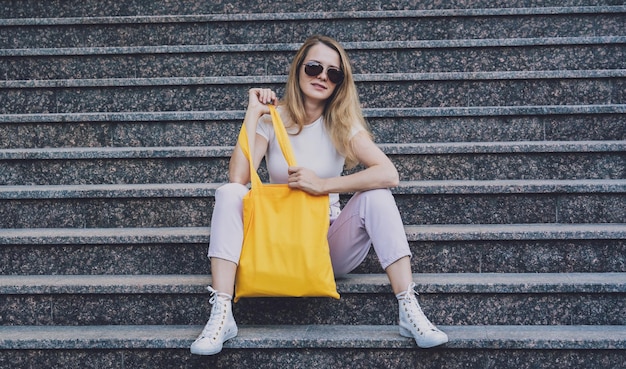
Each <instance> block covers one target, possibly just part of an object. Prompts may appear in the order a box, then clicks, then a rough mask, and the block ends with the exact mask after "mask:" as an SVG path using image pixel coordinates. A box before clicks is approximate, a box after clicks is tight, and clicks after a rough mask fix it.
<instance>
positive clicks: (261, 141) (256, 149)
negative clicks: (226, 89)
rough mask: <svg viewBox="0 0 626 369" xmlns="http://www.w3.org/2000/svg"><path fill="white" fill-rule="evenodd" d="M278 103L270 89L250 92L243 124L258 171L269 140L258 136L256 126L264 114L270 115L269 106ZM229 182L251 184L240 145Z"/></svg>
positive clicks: (236, 147)
mask: <svg viewBox="0 0 626 369" xmlns="http://www.w3.org/2000/svg"><path fill="white" fill-rule="evenodd" d="M276 102H277V98H276V94H275V93H274V92H273V91H272V90H270V89H260V88H253V89H251V90H250V91H249V92H248V109H247V110H246V116H245V118H244V120H243V124H244V125H245V127H246V131H247V132H248V147H249V148H250V153H251V155H252V163H253V165H254V168H255V169H257V168H258V167H259V164H260V163H261V160H262V159H263V155H265V152H266V151H267V145H268V142H267V140H266V139H265V138H264V137H263V136H261V135H257V134H256V126H257V123H258V121H259V118H261V116H263V115H264V114H269V112H270V110H269V108H268V107H267V104H270V103H273V104H275V103H276ZM228 180H229V181H230V182H235V183H241V184H243V185H246V184H248V183H249V182H250V165H249V164H248V159H246V156H245V155H244V154H243V151H242V150H241V147H240V146H239V143H237V145H235V149H234V151H233V154H232V156H231V157H230V162H229V165H228Z"/></svg>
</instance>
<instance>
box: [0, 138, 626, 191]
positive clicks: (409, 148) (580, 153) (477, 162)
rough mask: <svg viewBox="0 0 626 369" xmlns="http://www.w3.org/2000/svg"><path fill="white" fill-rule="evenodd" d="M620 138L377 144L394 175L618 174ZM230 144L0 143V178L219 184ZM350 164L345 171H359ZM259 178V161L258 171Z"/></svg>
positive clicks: (621, 168) (622, 167) (12, 182)
mask: <svg viewBox="0 0 626 369" xmlns="http://www.w3.org/2000/svg"><path fill="white" fill-rule="evenodd" d="M624 148H625V144H623V143H620V142H604V143H599V142H588V143H576V144H569V143H563V144H558V143H535V144H533V143H524V142H519V143H499V144H498V143H496V144H482V145H481V144H478V143H475V144H467V143H459V144H454V143H446V144H430V145H429V144H404V145H401V144H383V145H381V149H382V150H383V152H385V153H386V154H387V155H388V156H389V158H390V159H391V161H392V162H393V163H394V165H395V167H396V168H397V170H398V172H399V175H400V180H401V181H422V180H426V181H432V180H508V179H530V178H532V179H534V180H541V179H545V180H548V179H559V180H564V179H623V178H626V155H624V153H623V151H624ZM232 149H233V148H232V147H225V146H218V147H189V146H186V147H171V148H155V147H148V148H121V147H120V148H91V149H88V148H76V149H64V148H59V149H52V148H49V149H23V150H19V149H16V150H11V149H5V150H0V160H1V161H2V162H3V164H4V165H3V166H2V168H1V169H0V183H2V184H3V185H9V186H16V185H62V184H67V185H76V184H137V183H209V182H215V183H223V182H227V181H228V175H227V174H228V158H229V156H230V154H231V152H232ZM360 169H362V168H360V167H358V168H356V169H354V170H350V171H349V172H348V173H351V172H353V171H355V170H360ZM259 171H260V172H261V175H262V178H266V177H267V173H266V168H265V165H262V167H261V168H260V170H259Z"/></svg>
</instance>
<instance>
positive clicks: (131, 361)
mask: <svg viewBox="0 0 626 369" xmlns="http://www.w3.org/2000/svg"><path fill="white" fill-rule="evenodd" d="M191 342H192V340H191V339H190V340H189V344H191ZM624 362H626V351H625V350H560V349H557V350H541V349H523V350H512V349H470V350H468V349H458V348H449V349H446V348H443V349H429V350H421V349H417V348H416V349H345V348H343V349H335V348H333V349H293V350H287V349H246V350H242V349H227V348H226V349H224V351H223V352H222V353H221V354H220V355H216V356H209V357H206V356H204V357H203V356H195V355H191V354H190V353H189V349H188V348H186V347H185V348H179V349H160V350H156V349H155V350H145V349H144V350H138V349H122V348H117V349H108V348H106V347H105V348H103V349H102V350H97V351H95V352H94V350H59V349H55V350H6V351H1V352H0V365H2V366H6V367H10V368H13V369H31V368H32V365H33V364H35V365H41V367H48V368H53V367H54V368H126V367H132V368H137V369H144V368H145V369H152V368H160V369H180V368H189V369H192V368H229V369H239V368H241V369H247V368H293V369H310V368H347V367H349V368H355V369H365V368H415V369H440V368H448V367H449V368H461V367H462V368H467V369H484V368H519V369H570V368H594V369H615V368H619V367H620V366H621V365H623V363H624Z"/></svg>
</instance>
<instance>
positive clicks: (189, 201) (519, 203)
mask: <svg viewBox="0 0 626 369" xmlns="http://www.w3.org/2000/svg"><path fill="white" fill-rule="evenodd" d="M395 198H396V203H397V204H398V207H399V209H400V212H401V215H402V217H403V221H404V223H405V224H519V223H566V224H569V223H623V222H624V209H626V196H624V195H623V194H588V195H585V194H510V195H509V194H504V195H499V194H493V195H491V194H484V195H396V196H395ZM212 208H213V198H212V197H207V198H200V197H194V198H162V197H160V196H159V195H158V194H155V197H154V198H111V199H107V198H100V199H42V200H3V201H2V202H0V214H1V215H2V216H1V217H0V227H2V228H65V227H69V228H116V227H206V226H209V225H210V219H211V213H212Z"/></svg>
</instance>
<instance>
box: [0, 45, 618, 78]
mask: <svg viewBox="0 0 626 369" xmlns="http://www.w3.org/2000/svg"><path fill="white" fill-rule="evenodd" d="M625 49H626V46H624V45H620V44H607V45H577V46H569V45H559V46H550V45H545V46H541V45H540V46H519V47H495V46H494V47H472V48H458V49H457V48H430V49H429V48H424V49H397V50H393V52H390V51H389V50H387V49H385V50H356V49H351V50H348V55H349V56H350V58H351V60H352V65H353V68H352V70H353V72H354V73H433V72H482V71H524V70H584V69H586V70H596V69H624V68H625V67H626V66H625V63H626V62H625V61H624V57H623V56H624V54H625V53H626V50H625ZM293 55H294V51H292V50H289V51H283V52H276V51H267V52H255V51H246V52H228V53H208V52H201V53H185V54H176V53H167V54H153V55H143V54H139V55H89V56H55V57H52V56H45V55H44V56H37V57H4V58H0V72H1V73H2V74H1V75H3V76H5V78H6V79H7V80H34V79H89V78H162V77H214V76H255V75H257V76H259V75H286V74H287V69H288V68H289V64H290V63H291V59H292V58H293Z"/></svg>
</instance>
